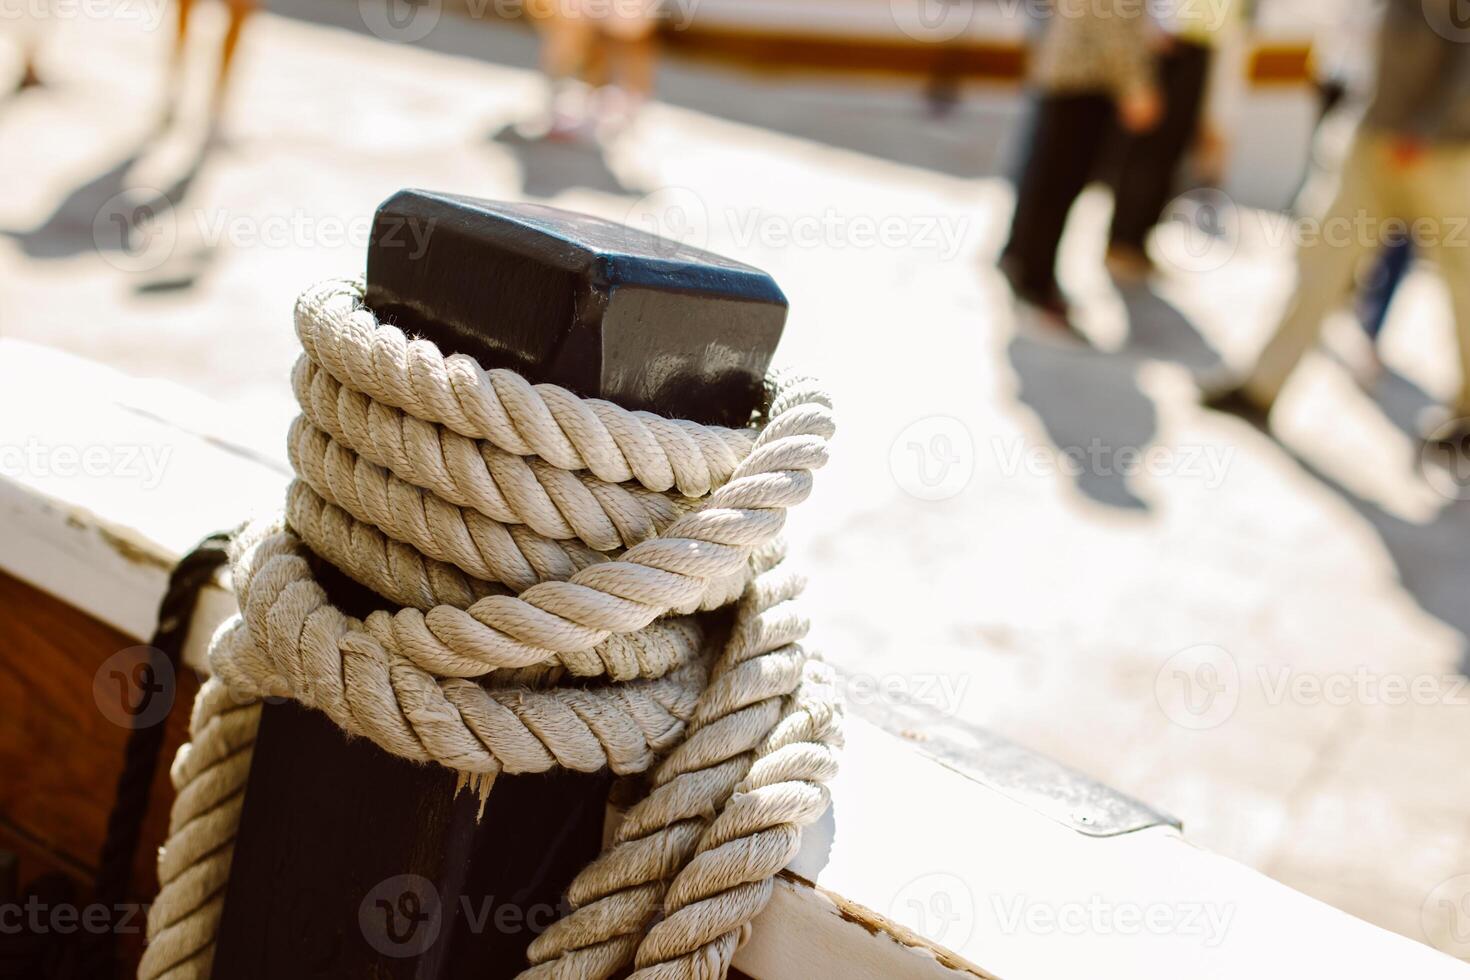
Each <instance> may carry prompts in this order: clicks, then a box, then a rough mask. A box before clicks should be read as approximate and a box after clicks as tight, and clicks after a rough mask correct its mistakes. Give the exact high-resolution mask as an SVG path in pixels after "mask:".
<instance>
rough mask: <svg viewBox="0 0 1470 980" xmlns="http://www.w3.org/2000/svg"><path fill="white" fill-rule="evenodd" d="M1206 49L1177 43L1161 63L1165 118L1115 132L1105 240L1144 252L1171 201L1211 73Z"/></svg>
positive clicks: (1198, 117)
mask: <svg viewBox="0 0 1470 980" xmlns="http://www.w3.org/2000/svg"><path fill="white" fill-rule="evenodd" d="M1210 56H1211V51H1210V49H1209V48H1206V47H1203V46H1201V45H1198V44H1191V43H1189V42H1188V41H1179V40H1176V41H1174V43H1173V44H1172V45H1171V46H1170V47H1169V50H1168V51H1167V52H1165V53H1164V54H1163V56H1162V57H1160V58H1159V62H1158V72H1159V92H1160V94H1161V95H1162V96H1163V100H1164V106H1163V114H1162V116H1161V118H1160V119H1159V124H1158V125H1157V126H1155V127H1154V128H1153V129H1151V130H1149V131H1148V132H1146V133H1128V132H1123V131H1121V130H1120V131H1119V134H1118V139H1119V146H1118V156H1117V159H1116V161H1114V162H1115V164H1116V166H1117V170H1116V171H1114V177H1113V180H1112V184H1113V227H1112V231H1111V232H1110V233H1109V239H1110V240H1111V241H1112V243H1113V244H1115V245H1128V246H1132V247H1133V248H1136V249H1138V250H1139V251H1143V245H1144V241H1145V240H1146V239H1147V238H1148V233H1149V230H1150V229H1152V228H1153V226H1154V225H1156V224H1158V221H1159V216H1160V215H1161V214H1163V211H1164V206H1165V205H1167V204H1168V203H1169V200H1170V199H1171V198H1172V197H1173V196H1174V180H1175V176H1176V175H1177V174H1178V172H1179V162H1180V161H1181V160H1183V159H1184V154H1185V153H1186V152H1187V151H1188V150H1189V147H1190V144H1191V143H1193V142H1194V137H1195V134H1196V133H1197V132H1198V131H1199V120H1200V110H1201V107H1202V106H1203V103H1204V98H1205V83H1206V80H1207V79H1208V77H1209V71H1210Z"/></svg>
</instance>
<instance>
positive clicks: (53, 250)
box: [0, 134, 213, 293]
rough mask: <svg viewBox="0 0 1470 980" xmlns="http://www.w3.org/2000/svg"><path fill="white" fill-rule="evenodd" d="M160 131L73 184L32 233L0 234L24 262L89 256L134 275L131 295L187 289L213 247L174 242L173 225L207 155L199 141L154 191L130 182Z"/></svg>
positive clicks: (176, 225)
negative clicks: (96, 256) (96, 257)
mask: <svg viewBox="0 0 1470 980" xmlns="http://www.w3.org/2000/svg"><path fill="white" fill-rule="evenodd" d="M160 135H161V134H150V135H149V136H147V137H145V138H144V139H142V140H141V141H139V142H138V143H137V144H136V145H135V146H133V147H132V148H131V149H130V150H128V151H127V152H126V153H123V154H122V155H121V156H120V157H119V158H118V159H117V160H116V162H114V163H113V164H112V165H111V166H110V167H108V168H107V169H106V170H104V171H103V172H101V173H99V174H97V175H96V176H95V177H92V178H90V179H88V180H86V181H84V182H82V183H81V184H79V185H77V186H76V187H74V188H73V189H72V190H71V191H69V192H68V193H67V194H66V195H65V196H64V197H63V198H62V199H61V202H60V203H59V204H58V205H57V206H56V208H55V209H54V210H53V211H52V212H51V214H50V215H49V216H47V218H46V220H44V221H42V222H41V224H39V225H37V226H36V227H35V228H31V229H28V230H21V229H10V228H4V229H0V237H4V238H8V239H10V240H11V241H13V242H15V244H16V246H17V247H18V248H19V249H20V250H21V252H22V253H23V254H24V255H25V256H26V257H27V258H31V259H37V260H40V261H55V260H60V259H69V258H74V257H76V256H78V255H86V254H88V253H96V254H98V255H100V256H102V257H103V258H104V259H106V260H107V261H109V262H111V263H113V264H114V265H117V266H118V267H119V268H128V269H131V270H134V271H137V272H139V273H140V275H139V278H138V279H137V285H135V286H134V289H135V291H137V292H139V293H160V292H171V291H174V290H179V289H188V288H190V287H192V286H193V285H194V284H195V283H196V282H197V281H198V278H199V276H200V275H202V274H203V272H204V270H205V269H206V268H207V267H208V265H209V264H210V261H211V259H212V255H213V250H212V249H209V248H207V247H205V246H204V245H203V243H199V242H191V241H184V240H181V237H180V231H181V223H180V222H179V220H178V214H179V213H180V211H181V209H182V207H183V205H184V202H185V200H186V199H187V197H188V195H189V190H190V188H192V187H193V185H194V183H195V181H196V180H197V179H198V177H199V174H200V172H201V171H202V170H203V168H204V164H205V160H206V159H207V157H208V153H209V145H208V143H207V142H203V141H201V142H200V144H199V146H198V148H197V149H196V151H195V152H194V153H193V154H191V155H190V157H189V159H188V160H186V161H185V162H184V164H183V165H182V166H181V167H179V168H177V170H176V172H175V173H174V174H172V175H171V176H169V178H168V179H167V180H165V181H162V182H161V183H162V184H163V185H164V186H162V187H153V186H140V185H139V184H137V183H136V182H134V181H133V180H131V179H130V175H131V174H132V173H133V172H134V171H135V170H136V169H137V167H138V165H139V163H140V162H141V161H142V160H143V159H144V157H145V156H146V155H147V154H148V152H149V150H150V149H151V148H152V147H153V146H154V145H155V143H156V142H157V140H158V138H159V136H160Z"/></svg>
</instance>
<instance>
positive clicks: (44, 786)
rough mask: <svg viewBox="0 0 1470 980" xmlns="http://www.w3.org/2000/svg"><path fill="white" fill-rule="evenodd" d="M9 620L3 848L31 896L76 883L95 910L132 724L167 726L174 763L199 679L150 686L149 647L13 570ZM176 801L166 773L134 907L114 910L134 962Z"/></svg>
mask: <svg viewBox="0 0 1470 980" xmlns="http://www.w3.org/2000/svg"><path fill="white" fill-rule="evenodd" d="M0 618H3V621H4V623H5V640H4V642H3V643H0V719H3V723H0V849H4V850H8V851H10V852H12V853H14V854H16V855H17V856H18V857H19V858H20V862H19V873H18V876H17V877H18V881H19V883H20V884H21V886H22V887H24V886H25V885H26V883H28V882H31V881H34V880H35V879H37V878H39V877H40V876H42V875H46V874H52V873H60V874H64V875H66V876H67V877H68V878H70V879H72V881H73V882H74V884H75V887H76V895H77V899H78V901H79V902H80V903H81V904H82V905H83V906H85V905H86V904H87V903H89V901H90V899H89V898H88V897H87V896H88V889H89V887H90V884H91V880H92V876H93V875H94V874H95V872H96V870H97V862H98V857H99V856H100V854H101V849H102V842H103V840H104V838H105V837H106V832H107V817H108V812H109V810H110V808H111V804H112V793H113V787H115V786H116V785H117V779H118V775H119V774H120V773H121V771H122V764H123V749H124V746H125V745H126V743H127V739H128V733H129V729H128V728H127V727H126V725H127V722H128V715H129V713H130V712H131V711H138V712H139V713H140V717H143V718H149V719H151V718H154V717H157V718H159V719H160V720H162V721H163V723H164V724H165V725H166V734H165V738H164V749H163V751H164V758H165V759H171V758H172V757H173V754H174V752H175V751H177V749H178V747H179V745H180V744H182V743H183V741H184V738H185V735H186V728H187V725H188V712H187V709H186V708H181V710H179V711H175V712H172V713H168V712H167V711H166V709H167V708H168V707H169V706H170V705H172V704H174V703H178V704H181V705H184V706H187V705H188V704H190V703H191V702H192V701H193V698H194V694H195V692H196V691H197V690H198V687H199V682H198V678H197V676H196V675H195V674H194V673H193V672H192V671H189V670H185V671H181V672H179V673H178V674H177V675H175V676H173V677H159V678H151V677H148V678H141V677H140V675H138V674H136V673H135V671H136V670H137V668H138V666H139V665H140V664H141V659H140V657H139V656H138V653H140V651H139V644H140V642H141V641H140V640H138V639H137V638H134V637H130V636H127V635H125V634H123V633H121V632H119V631H118V630H116V629H114V628H113V627H111V626H108V625H106V624H105V623H101V622H98V621H97V620H96V619H94V618H92V617H91V616H89V615H87V614H86V613H84V612H80V611H78V610H77V609H76V608H75V607H74V606H72V605H68V604H67V603H66V602H64V601H62V600H61V599H58V598H56V597H55V596H52V595H49V594H47V593H45V592H42V591H41V590H39V589H37V588H35V587H34V586H31V585H28V584H26V583H25V582H22V581H20V580H19V579H16V578H14V577H12V576H11V575H8V574H3V573H0ZM140 679H142V680H144V682H145V683H144V684H139V683H138V682H139V680H140ZM155 685H156V686H155ZM171 800H172V790H171V788H170V787H169V783H168V767H167V765H166V764H165V765H161V766H160V767H159V770H158V772H157V773H156V774H155V776H154V780H153V793H152V796H151V798H150V806H149V808H148V814H147V818H146V820H145V822H144V825H143V833H142V837H141V840H140V843H139V847H138V853H137V859H136V862H135V865H134V868H133V877H132V894H131V895H130V896H129V907H128V908H124V909H108V910H106V913H105V914H106V917H107V920H108V921H110V922H113V923H114V925H115V927H116V928H117V931H118V936H119V943H118V948H119V950H120V952H121V954H122V957H123V960H124V962H125V963H128V964H133V963H136V961H137V956H138V954H139V952H140V951H141V950H142V940H143V929H144V916H143V914H142V903H143V902H144V901H146V900H148V899H149V898H150V897H151V896H152V895H153V894H154V892H156V891H157V889H158V877H157V871H156V862H157V852H158V847H159V845H160V844H162V843H163V839H164V836H165V835H166V833H167V831H168V810H169V804H170V802H171ZM102 914H103V913H95V915H102ZM99 921H100V920H99ZM3 925H6V926H9V925H10V923H8V922H7V923H3Z"/></svg>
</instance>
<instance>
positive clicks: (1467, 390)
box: [1408, 146, 1470, 419]
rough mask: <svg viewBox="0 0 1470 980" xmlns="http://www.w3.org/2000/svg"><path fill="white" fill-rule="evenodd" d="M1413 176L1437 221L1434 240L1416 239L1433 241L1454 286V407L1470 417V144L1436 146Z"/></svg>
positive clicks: (1420, 200) (1424, 211)
mask: <svg viewBox="0 0 1470 980" xmlns="http://www.w3.org/2000/svg"><path fill="white" fill-rule="evenodd" d="M1414 169H1415V170H1416V171H1417V170H1422V171H1423V173H1422V174H1417V173H1416V174H1414V175H1413V176H1412V177H1411V178H1410V179H1409V181H1408V184H1409V187H1410V188H1412V193H1413V197H1414V200H1413V204H1414V209H1415V214H1416V216H1417V217H1418V218H1420V219H1426V218H1427V219H1434V220H1433V239H1432V240H1431V241H1429V242H1427V243H1426V242H1418V241H1416V242H1415V245H1416V247H1417V246H1419V245H1421V244H1427V245H1428V246H1429V248H1428V251H1429V252H1430V254H1432V255H1433V256H1434V257H1435V258H1436V259H1437V260H1438V263H1439V269H1440V274H1441V275H1442V276H1443V277H1444V281H1445V285H1446V286H1447V287H1449V293H1450V305H1451V308H1452V311H1453V313H1454V318H1455V339H1456V342H1457V345H1458V347H1459V356H1460V388H1459V394H1458V395H1457V396H1456V398H1455V401H1454V403H1453V404H1451V405H1450V410H1451V411H1452V412H1453V413H1454V415H1455V417H1456V418H1460V419H1466V418H1470V147H1467V146H1448V147H1442V148H1437V149H1432V150H1430V151H1429V152H1428V154H1427V156H1426V157H1425V159H1424V160H1422V161H1421V162H1420V163H1419V164H1418V166H1417V167H1415V168H1414Z"/></svg>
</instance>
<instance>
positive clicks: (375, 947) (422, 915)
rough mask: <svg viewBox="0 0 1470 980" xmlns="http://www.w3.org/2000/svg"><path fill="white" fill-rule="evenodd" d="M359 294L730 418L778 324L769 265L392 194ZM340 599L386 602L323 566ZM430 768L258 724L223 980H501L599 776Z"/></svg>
mask: <svg viewBox="0 0 1470 980" xmlns="http://www.w3.org/2000/svg"><path fill="white" fill-rule="evenodd" d="M367 303H368V306H369V307H371V308H372V309H373V311H374V312H375V313H376V314H377V315H378V317H379V318H380V319H381V320H384V321H386V322H391V323H394V324H396V325H397V326H399V327H401V328H403V329H404V330H405V331H407V332H408V333H409V334H410V335H417V336H422V337H426V338H428V339H430V340H432V341H434V342H435V343H437V344H438V345H439V347H440V348H441V349H442V350H444V351H445V352H446V353H449V352H458V353H464V354H469V355H471V356H473V357H474V358H476V359H477V360H478V361H479V362H480V363H481V364H482V365H484V366H485V367H487V368H495V367H510V368H514V369H516V370H517V371H520V372H521V373H522V374H524V375H525V376H526V377H527V378H528V379H529V380H531V381H533V382H551V383H555V384H559V385H562V386H564V387H567V388H570V389H572V390H574V391H576V392H577V393H578V394H582V395H586V396H596V397H602V398H608V399H610V400H613V401H616V402H618V403H620V404H622V405H624V406H626V407H629V408H636V409H647V410H651V411H657V412H661V413H663V414H666V415H669V416H677V417H682V418H690V419H694V420H697V421H700V422H705V423H719V424H726V425H731V424H733V425H739V424H742V423H744V422H745V421H746V420H747V419H748V418H749V417H750V414H751V412H752V411H753V410H754V409H755V408H756V407H757V405H758V402H759V397H760V389H761V379H762V378H763V377H764V375H765V373H766V368H767V366H768V363H769V361H770V358H771V355H772V353H773V351H774V350H775V347H776V343H777V341H778V340H779V339H780V336H781V329H782V326H783V325H784V322H785V318H786V300H785V297H784V296H783V295H782V294H781V291H780V290H779V289H778V288H777V287H776V284H775V282H773V281H772V280H771V278H770V277H769V276H767V275H766V274H765V273H763V272H760V271H759V270H756V269H752V268H750V267H749V266H745V265H742V264H740V263H736V262H732V261H729V260H726V259H723V258H720V257H718V256H715V255H711V254H709V253H706V252H702V251H698V250H695V249H690V248H686V247H683V246H680V245H678V244H676V243H673V242H669V241H666V240H664V239H660V238H656V237H654V236H651V235H646V234H643V233H641V232H637V231H633V230H630V229H628V228H625V227H623V226H621V225H617V224H613V223H610V222H606V221H602V220H600V219H595V218H590V217H587V216H583V215H577V214H572V213H569V212H565V211H559V210H556V209H553V208H547V207H540V206H536V205H530V204H497V203H491V202H486V201H477V200H472V199H468V198H459V197H451V196H446V195H439V194H430V193H425V192H422V191H403V192H400V193H399V194H397V195H395V196H394V197H392V198H390V199H389V200H388V201H387V202H386V203H385V204H384V205H383V206H382V207H381V208H380V209H379V211H378V213H377V217H376V220H375V222H374V231H373V244H372V246H371V248H370V250H369V253H368V269H367ZM319 564H320V565H322V568H321V577H322V579H323V582H324V584H325V585H326V586H327V588H328V591H329V593H331V594H332V597H333V599H334V601H336V602H337V603H338V604H339V605H341V606H342V607H343V608H344V609H347V610H348V611H349V612H353V613H355V614H358V615H361V614H363V613H365V612H366V611H367V610H369V609H372V608H392V604H391V603H389V602H388V601H387V600H384V599H380V598H377V597H375V596H373V595H372V594H371V593H370V592H368V591H367V590H366V589H365V588H364V587H362V586H360V585H358V584H357V583H355V582H352V581H350V580H348V579H347V578H346V577H345V576H344V575H342V574H341V573H340V572H338V571H337V570H336V569H333V568H331V567H330V566H327V565H325V563H319ZM454 784H455V778H454V776H453V775H452V774H451V773H449V772H448V771H447V770H445V769H442V768H440V767H438V766H421V765H415V764H413V763H410V762H407V761H405V760H402V759H398V758H395V757H393V756H390V755H388V754H387V753H385V752H383V751H381V750H380V749H378V748H377V747H376V746H374V745H372V744H371V743H369V742H367V741H365V740H362V739H358V740H355V741H352V742H348V741H347V740H346V739H345V738H344V737H343V736H342V734H341V733H340V731H339V730H338V729H337V728H336V727H335V726H334V725H333V724H332V723H331V722H330V721H329V720H328V719H327V718H326V716H325V715H322V714H320V713H317V712H314V711H310V710H307V709H303V708H301V707H299V706H297V705H295V704H279V705H268V706H267V707H266V708H265V711H264V714H263V715H262V719H261V726H260V734H259V737H258V740H257V743H256V749H255V758H254V762H253V763H252V766H251V772H250V781H249V785H248V787H247V794H246V803H245V806H244V809H243V813H242V816H241V824H240V832H239V838H238V841H237V843H236V846H235V857H234V862H233V869H232V871H231V875H230V882H229V886H228V889H227V892H226V898H225V906H224V917H223V920H222V922H221V925H220V930H219V936H218V946H217V949H216V954H215V968H214V977H215V978H216V980H259V978H261V977H270V978H272V980H292V978H304V977H352V978H366V977H372V978H385V980H386V978H407V977H413V978H419V980H447V978H460V977H465V978H468V977H475V978H479V980H484V978H495V977H509V976H514V975H515V974H516V973H517V972H518V971H519V970H520V969H521V968H522V967H523V966H524V963H525V948H526V946H527V945H528V944H529V943H530V941H531V939H532V938H534V936H535V934H536V933H538V932H540V931H541V930H542V929H544V928H545V927H546V926H547V925H548V924H549V923H550V921H551V918H552V916H553V914H554V913H553V910H555V909H557V908H558V907H559V903H560V901H561V896H562V894H563V892H564V891H565V888H566V886H567V885H568V884H569V883H570V881H571V879H572V877H573V876H574V875H575V874H576V872H577V871H578V870H579V869H580V868H581V867H582V866H583V865H584V864H586V863H587V861H589V860H591V858H592V857H593V856H595V854H596V853H597V850H598V848H599V847H600V844H601V840H602V825H603V820H604V815H605V804H606V799H607V791H608V787H609V784H610V777H609V776H607V775H606V774H591V775H588V774H580V773H571V772H565V771H556V772H552V773H548V774H542V775H522V776H506V775H502V776H501V777H500V778H499V779H497V780H496V782H495V786H494V789H493V791H492V792H491V794H490V797H489V800H488V801H487V804H486V806H485V812H484V816H483V818H482V819H481V820H480V821H479V822H477V821H476V809H477V807H478V799H477V798H474V797H473V796H472V795H471V794H461V795H460V796H459V797H458V798H455V797H454V794H453V790H454Z"/></svg>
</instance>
